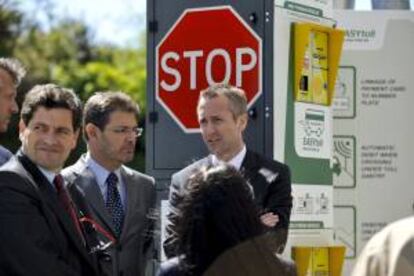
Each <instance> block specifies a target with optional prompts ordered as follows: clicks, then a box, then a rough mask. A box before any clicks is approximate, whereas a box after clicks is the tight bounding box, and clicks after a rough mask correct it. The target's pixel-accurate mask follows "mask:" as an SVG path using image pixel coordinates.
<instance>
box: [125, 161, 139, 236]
mask: <svg viewBox="0 0 414 276" xmlns="http://www.w3.org/2000/svg"><path fill="white" fill-rule="evenodd" d="M121 177H122V183H123V184H124V185H125V190H126V193H125V194H126V206H125V218H124V225H123V226H122V233H121V239H122V238H123V237H125V236H126V234H127V231H128V228H129V224H130V223H131V216H132V212H134V210H135V209H136V207H135V206H137V204H138V200H139V198H138V197H137V196H133V195H137V194H138V189H139V185H136V183H132V182H133V179H132V176H131V175H129V174H128V172H127V171H126V170H125V169H123V168H121ZM131 195H132V196H131ZM134 223H137V222H134Z"/></svg>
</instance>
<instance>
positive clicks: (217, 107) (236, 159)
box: [164, 84, 292, 257]
mask: <svg viewBox="0 0 414 276" xmlns="http://www.w3.org/2000/svg"><path fill="white" fill-rule="evenodd" d="M197 114H198V120H199V123H200V128H201V134H202V136H203V140H204V142H205V144H206V146H207V147H208V149H209V151H210V153H211V154H210V155H209V156H207V157H205V158H203V159H201V160H199V161H197V162H195V163H193V164H191V165H190V166H188V167H186V168H184V169H183V170H181V171H179V172H177V173H175V174H174V175H173V176H172V180H171V185H170V197H169V213H168V214H167V220H168V221H167V228H166V233H167V236H166V240H165V242H164V251H165V253H166V255H167V257H171V256H174V255H175V250H176V238H177V236H176V233H175V227H176V225H175V220H176V215H177V213H176V207H177V205H178V204H179V203H180V201H181V198H182V197H183V196H185V194H184V192H183V191H184V189H183V186H184V185H185V184H186V183H187V180H188V178H189V177H190V176H191V175H192V174H193V172H194V171H195V170H196V169H197V168H199V167H201V166H205V165H210V166H215V165H217V164H219V163H220V162H224V163H228V164H231V165H233V166H234V167H235V168H236V169H238V170H240V171H241V172H242V173H243V175H244V176H245V178H246V179H247V181H248V183H249V184H250V185H251V188H252V192H253V196H254V198H255V201H256V203H257V204H258V206H259V207H260V209H261V215H260V218H261V221H262V223H263V224H264V225H265V226H266V227H268V228H269V230H275V231H277V233H281V234H280V235H278V237H277V239H278V241H277V242H278V243H281V244H282V245H283V244H284V243H285V242H286V238H287V229H288V226H289V219H290V211H291V208H292V197H291V182H290V171H289V168H288V166H286V165H284V164H282V163H280V162H277V161H275V160H271V159H267V158H265V157H264V156H261V155H259V154H257V153H254V152H252V151H250V150H248V149H246V146H245V143H244V140H243V131H244V130H245V128H246V126H247V121H248V116H247V100H246V96H245V93H244V91H243V90H241V89H239V88H236V87H233V86H229V85H226V84H217V85H213V86H211V87H209V88H207V89H206V90H203V91H201V92H200V98H199V102H198V107H197ZM280 236H282V237H280ZM278 250H280V248H279V249H278Z"/></svg>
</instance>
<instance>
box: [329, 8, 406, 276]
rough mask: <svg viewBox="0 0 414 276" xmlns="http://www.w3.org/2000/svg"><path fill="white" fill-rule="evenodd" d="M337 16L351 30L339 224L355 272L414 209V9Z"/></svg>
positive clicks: (341, 94) (345, 65)
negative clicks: (367, 251) (378, 237)
mask: <svg viewBox="0 0 414 276" xmlns="http://www.w3.org/2000/svg"><path fill="white" fill-rule="evenodd" d="M334 17H335V19H337V20H338V27H339V28H342V29H345V30H346V37H345V44H344V49H343V52H342V59H341V66H340V69H339V72H338V78H337V82H336V86H335V88H336V89H335V90H336V91H335V99H334V102H333V115H334V120H333V134H334V135H333V145H334V151H333V159H332V170H333V172H334V174H333V184H334V197H333V198H334V205H335V208H334V225H335V238H336V242H338V243H340V244H343V245H345V246H346V247H347V250H346V257H347V260H346V262H345V270H344V273H343V275H349V274H350V272H351V271H352V267H353V265H354V262H355V260H356V258H357V256H358V254H359V253H360V252H361V250H362V249H363V247H364V245H365V244H366V242H367V241H368V240H369V239H370V238H371V237H372V236H373V235H374V234H375V233H376V232H378V231H379V230H381V229H382V228H383V227H384V226H386V225H388V224H389V223H391V222H393V221H395V220H398V219H400V218H403V217H406V216H411V215H413V204H414V196H413V195H414V185H413V184H412V171H413V164H414V147H413V141H414V124H413V123H412V119H411V118H413V117H414V108H413V104H414V93H413V92H414V78H413V73H412V72H413V69H412V67H413V64H414V51H413V45H414V13H413V12H410V11H372V12H355V11H345V10H344V11H337V12H336V13H335V15H334Z"/></svg>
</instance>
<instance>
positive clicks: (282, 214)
mask: <svg viewBox="0 0 414 276" xmlns="http://www.w3.org/2000/svg"><path fill="white" fill-rule="evenodd" d="M279 164H280V169H279V174H278V176H277V177H276V179H275V180H273V181H272V182H271V183H270V184H269V186H268V188H267V189H268V192H267V193H266V197H265V198H264V202H263V205H264V208H265V211H267V212H273V213H276V214H277V215H278V216H279V222H278V223H277V224H276V228H277V229H288V228H289V220H290V212H291V209H292V195H291V194H292V187H291V180H290V170H289V167H288V166H286V165H284V164H281V163H279Z"/></svg>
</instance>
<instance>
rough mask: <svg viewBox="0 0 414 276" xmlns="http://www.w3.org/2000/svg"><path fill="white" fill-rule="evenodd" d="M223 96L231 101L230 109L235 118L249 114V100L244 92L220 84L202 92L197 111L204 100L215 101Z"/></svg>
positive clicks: (225, 84)
mask: <svg viewBox="0 0 414 276" xmlns="http://www.w3.org/2000/svg"><path fill="white" fill-rule="evenodd" d="M220 95H223V96H224V97H226V98H227V99H228V101H229V108H230V111H231V113H232V114H233V117H234V118H238V117H239V116H240V115H243V114H246V113H247V98H246V93H245V92H244V90H242V89H240V88H237V87H235V86H231V85H229V84H227V83H218V84H214V85H212V86H210V87H207V88H206V89H204V90H201V92H200V96H199V98H198V104H197V110H198V109H199V108H200V103H201V100H202V99H213V98H215V97H218V96H220Z"/></svg>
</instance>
